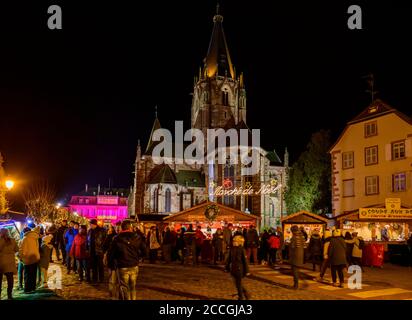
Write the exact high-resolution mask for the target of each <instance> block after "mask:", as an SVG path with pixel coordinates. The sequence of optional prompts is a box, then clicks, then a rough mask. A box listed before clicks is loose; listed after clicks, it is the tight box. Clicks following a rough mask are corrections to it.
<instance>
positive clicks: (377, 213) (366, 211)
mask: <svg viewBox="0 0 412 320" xmlns="http://www.w3.org/2000/svg"><path fill="white" fill-rule="evenodd" d="M359 219H388V220H393V219H395V220H404V219H412V209H389V210H388V209H386V208H360V209H359Z"/></svg>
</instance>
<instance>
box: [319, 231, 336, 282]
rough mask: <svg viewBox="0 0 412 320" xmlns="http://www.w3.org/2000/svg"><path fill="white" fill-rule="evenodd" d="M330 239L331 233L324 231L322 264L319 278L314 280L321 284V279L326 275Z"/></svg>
mask: <svg viewBox="0 0 412 320" xmlns="http://www.w3.org/2000/svg"><path fill="white" fill-rule="evenodd" d="M331 238H332V232H331V231H329V230H326V231H325V234H324V235H323V250H322V252H323V261H322V264H321V266H320V273H319V277H318V278H316V280H317V281H320V282H322V281H323V277H324V275H325V273H326V270H327V269H328V267H329V255H328V252H329V245H330V239H331Z"/></svg>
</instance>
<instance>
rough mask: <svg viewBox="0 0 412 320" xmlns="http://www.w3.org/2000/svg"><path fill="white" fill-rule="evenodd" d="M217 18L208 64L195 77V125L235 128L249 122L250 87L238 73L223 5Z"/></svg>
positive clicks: (193, 110) (198, 127)
mask: <svg viewBox="0 0 412 320" xmlns="http://www.w3.org/2000/svg"><path fill="white" fill-rule="evenodd" d="M216 11H217V12H216V14H215V16H214V17H213V24H214V25H213V31H212V36H211V39H210V43H209V48H208V51H207V55H206V57H205V59H204V61H203V62H204V65H203V67H201V68H200V69H199V75H198V77H195V84H194V89H193V100H192V128H195V129H200V130H202V131H203V132H204V133H206V130H207V129H208V128H224V129H229V128H234V127H236V125H237V124H238V123H240V122H242V121H243V122H244V123H246V90H245V88H244V81H243V74H241V75H240V76H238V77H237V76H236V69H235V67H234V66H233V64H232V60H231V57H230V54H229V48H228V45H227V42H226V37H225V33H224V31H223V16H222V15H220V14H219V5H218V6H217V10H216Z"/></svg>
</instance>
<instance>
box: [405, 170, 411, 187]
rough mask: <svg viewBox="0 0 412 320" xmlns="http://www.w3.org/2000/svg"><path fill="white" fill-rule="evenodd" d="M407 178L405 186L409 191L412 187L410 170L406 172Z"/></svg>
mask: <svg viewBox="0 0 412 320" xmlns="http://www.w3.org/2000/svg"><path fill="white" fill-rule="evenodd" d="M405 179H406V181H405V187H406V191H408V190H409V189H410V187H411V172H410V171H408V172H406V177H405Z"/></svg>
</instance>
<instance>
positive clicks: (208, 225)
mask: <svg viewBox="0 0 412 320" xmlns="http://www.w3.org/2000/svg"><path fill="white" fill-rule="evenodd" d="M163 220H164V222H167V223H168V224H169V225H170V226H171V227H174V228H175V229H179V228H180V227H182V226H185V227H186V228H187V227H188V226H189V225H190V224H191V225H192V226H193V228H196V226H199V225H200V226H201V227H202V231H204V232H205V233H208V232H210V231H212V232H214V231H215V230H216V229H217V228H222V227H223V226H224V225H226V224H228V223H232V224H233V226H234V227H237V226H242V227H248V226H250V225H252V224H253V225H255V226H258V224H259V221H260V217H258V216H255V215H253V214H250V213H245V212H242V211H239V210H236V209H233V208H230V207H227V206H224V205H222V204H219V203H215V202H210V201H205V202H202V203H201V204H199V205H197V206H194V207H192V208H189V209H186V210H183V211H180V212H177V213H174V214H172V215H170V216H167V217H165V218H163Z"/></svg>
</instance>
